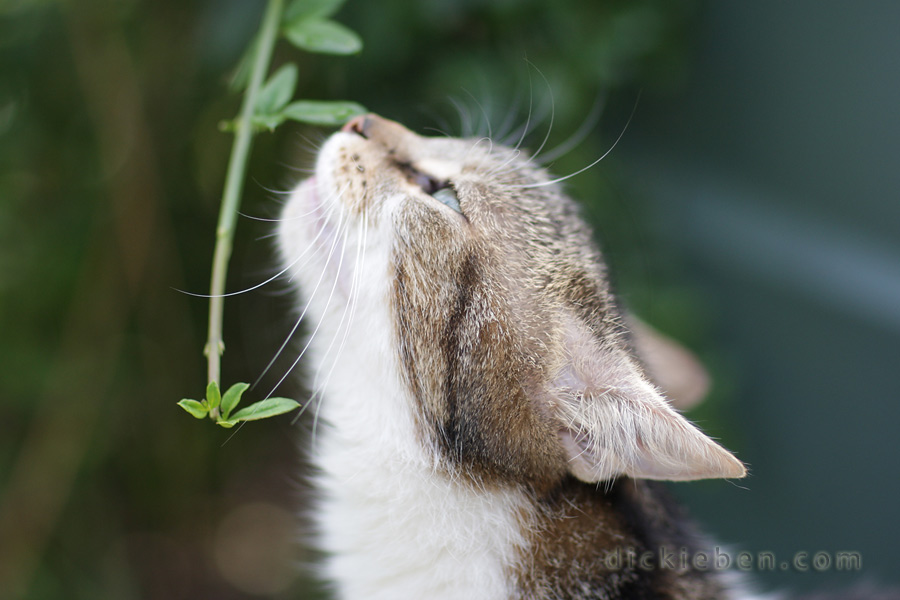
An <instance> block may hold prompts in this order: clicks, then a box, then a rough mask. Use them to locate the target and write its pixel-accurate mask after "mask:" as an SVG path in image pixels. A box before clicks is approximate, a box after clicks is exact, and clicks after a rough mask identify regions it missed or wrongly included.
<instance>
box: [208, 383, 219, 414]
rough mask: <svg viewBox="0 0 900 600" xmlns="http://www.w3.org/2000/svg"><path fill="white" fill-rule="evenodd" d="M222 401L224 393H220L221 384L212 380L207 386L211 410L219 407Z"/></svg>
mask: <svg viewBox="0 0 900 600" xmlns="http://www.w3.org/2000/svg"><path fill="white" fill-rule="evenodd" d="M221 401H222V395H221V394H220V393H219V384H218V383H216V382H215V381H210V382H209V384H208V385H207V386H206V404H207V406H209V410H212V409H214V408H216V407H218V406H219V403H220V402H221Z"/></svg>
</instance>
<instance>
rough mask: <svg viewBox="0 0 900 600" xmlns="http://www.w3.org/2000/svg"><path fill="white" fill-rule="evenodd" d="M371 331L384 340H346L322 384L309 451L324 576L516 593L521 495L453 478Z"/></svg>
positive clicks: (354, 594)
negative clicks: (432, 451)
mask: <svg viewBox="0 0 900 600" xmlns="http://www.w3.org/2000/svg"><path fill="white" fill-rule="evenodd" d="M367 320H368V323H367V327H369V328H373V327H378V326H379V323H378V321H377V318H369V319H367ZM324 337H326V338H327V336H324ZM367 337H368V336H367ZM371 339H384V338H376V337H375V336H372V337H371V338H369V343H366V344H363V343H353V342H348V343H347V344H346V346H345V350H344V352H345V355H344V356H343V357H342V359H341V361H340V363H339V364H338V365H337V366H336V368H335V372H334V373H333V375H332V377H331V378H330V381H329V383H328V384H327V386H326V388H325V389H323V390H322V401H321V412H320V423H319V424H318V425H317V435H316V442H315V445H314V448H313V460H314V462H315V463H316V464H317V466H318V467H319V469H320V471H321V473H320V475H319V481H318V487H319V489H320V492H321V496H320V500H319V507H318V510H317V511H316V519H317V521H318V528H319V534H320V542H321V547H322V549H323V550H325V551H326V552H327V553H328V554H329V558H328V559H327V560H326V563H325V570H326V573H327V577H328V579H330V580H332V581H334V582H336V584H337V587H338V589H339V590H340V592H341V594H340V596H341V597H346V598H385V599H388V598H390V599H392V600H397V599H403V598H409V599H411V600H412V599H421V598H435V599H440V598H485V599H491V598H496V599H507V598H511V597H513V595H514V590H513V587H514V586H513V584H512V582H511V577H510V573H511V572H512V571H513V570H514V565H515V563H516V562H517V560H518V557H519V556H520V555H521V549H522V548H523V547H524V546H525V545H526V535H525V527H524V526H523V523H524V521H527V517H528V515H529V514H530V513H531V511H532V510H533V508H532V507H531V505H530V502H529V499H528V496H527V494H525V493H523V492H522V491H520V490H515V489H507V490H498V489H495V490H486V489H483V488H478V487H476V486H473V485H472V484H471V483H468V482H463V481H461V480H459V479H454V478H452V477H451V476H448V474H447V472H446V471H445V469H443V468H442V466H441V465H440V464H437V462H436V460H435V458H434V455H429V453H428V451H427V446H425V445H423V443H422V442H421V435H420V433H419V432H418V431H417V430H416V426H415V419H414V417H413V415H412V412H411V410H410V409H409V407H410V406H413V403H412V399H411V398H409V392H408V391H406V390H405V389H403V385H402V382H401V381H400V379H399V377H398V376H396V374H397V373H398V369H397V368H396V364H394V363H395V360H396V359H395V358H394V357H393V353H392V352H389V351H386V349H379V348H377V347H373V344H372V343H371V341H370V340H371ZM347 365H353V367H352V368H351V367H348V366H347Z"/></svg>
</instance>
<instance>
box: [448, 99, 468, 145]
mask: <svg viewBox="0 0 900 600" xmlns="http://www.w3.org/2000/svg"><path fill="white" fill-rule="evenodd" d="M449 101H450V104H452V105H453V108H455V109H456V113H457V115H458V116H459V126H460V127H461V128H462V137H470V136H472V134H473V133H474V128H473V127H472V117H471V115H469V111H468V110H466V107H465V106H463V104H462V103H461V102H460V101H459V100H457V99H456V98H452V97H451V98H449Z"/></svg>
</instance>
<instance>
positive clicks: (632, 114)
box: [507, 94, 641, 188]
mask: <svg viewBox="0 0 900 600" xmlns="http://www.w3.org/2000/svg"><path fill="white" fill-rule="evenodd" d="M640 99H641V97H640V94H638V98H637V100H635V102H634V107H633V108H632V109H631V114H630V115H628V121H626V122H625V126H624V127H623V128H622V131H621V132H620V133H619V137H617V138H616V141H615V142H613V144H612V146H610V147H609V149H608V150H607V151H606V152H604V153H603V154H602V155H601V156H600V158H598V159H597V160H595V161H594V162H592V163H591V164H589V165H588V166H586V167H583V168H581V169H579V170H577V171H575V172H574V173H570V174H568V175H565V176H563V177H557V178H556V179H551V180H549V181H541V182H539V183H526V184H522V185H510V186H507V187H510V188H536V187H543V186H546V185H553V184H555V183H559V182H561V181H565V180H566V179H569V178H571V177H575V176H576V175H579V174H581V173H584V172H585V171H587V170H588V169H590V168H591V167H593V166H595V165H596V164H597V163H599V162H600V161H601V160H603V159H604V158H606V157H607V156H608V155H609V153H610V152H612V151H613V150H615V148H616V146H617V145H618V144H619V141H620V140H621V139H622V137H623V136H624V135H625V132H626V131H627V130H628V126H629V125H630V124H631V119H632V118H633V117H634V113H635V111H636V110H637V106H638V102H639V101H640Z"/></svg>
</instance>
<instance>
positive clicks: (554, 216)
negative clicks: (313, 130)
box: [279, 115, 744, 599]
mask: <svg viewBox="0 0 900 600" xmlns="http://www.w3.org/2000/svg"><path fill="white" fill-rule="evenodd" d="M448 186H449V188H450V189H452V190H453V191H454V193H455V195H456V197H457V198H458V200H459V204H460V207H461V211H460V212H457V211H455V210H454V209H453V208H452V207H451V206H448V205H446V204H444V203H442V202H441V201H439V195H438V194H436V193H433V192H434V191H435V190H436V189H439V188H441V187H444V188H447V187H448ZM591 235H592V234H591V232H590V230H589V228H588V227H587V226H586V225H585V223H584V222H583V221H582V220H581V218H580V217H579V216H578V210H577V207H576V205H575V204H574V203H573V202H572V201H571V200H570V199H569V198H568V197H566V196H565V195H563V194H562V193H561V191H560V190H559V188H558V186H556V185H554V184H551V183H549V178H548V176H547V174H546V173H544V172H543V171H542V170H541V169H539V168H537V167H536V166H535V165H534V164H533V163H532V162H530V161H529V160H528V159H527V158H526V157H524V156H523V155H522V154H521V153H520V152H519V151H518V150H513V149H508V148H502V147H495V146H493V145H492V144H491V143H490V141H489V140H457V139H449V138H423V137H420V136H417V135H415V134H413V133H411V132H409V131H408V130H406V129H405V128H403V127H402V126H400V125H399V124H397V123H394V122H391V121H387V120H384V119H381V118H379V117H376V116H374V115H369V116H368V117H366V118H364V119H359V120H357V121H355V122H354V123H352V124H351V125H350V126H348V127H346V128H345V130H344V131H342V132H339V133H337V134H335V135H334V136H333V137H332V138H331V139H330V140H329V141H328V142H327V143H326V144H325V146H324V147H323V148H322V150H321V152H320V156H319V159H318V162H317V167H316V175H315V177H314V178H313V179H311V180H309V181H307V182H306V183H304V184H302V185H301V186H300V187H299V188H298V189H297V190H296V191H295V192H294V194H293V195H292V197H291V200H290V202H289V203H288V205H287V207H286V209H285V212H284V214H283V219H282V221H281V224H280V227H279V243H280V248H281V252H282V256H283V260H284V262H285V265H286V268H287V270H288V271H289V272H290V273H291V276H292V278H293V279H295V280H296V283H297V284H298V287H299V290H300V293H301V298H302V299H303V302H302V303H301V305H300V306H301V307H304V306H308V309H307V310H306V311H304V312H305V313H307V314H308V316H307V317H306V318H308V319H309V320H310V322H311V323H312V328H313V330H314V331H315V333H314V335H313V337H312V339H311V341H310V348H309V351H308V352H307V355H306V357H305V358H304V360H305V361H306V364H307V365H309V367H310V370H311V372H313V373H315V374H316V375H315V379H314V383H315V387H316V390H315V391H316V397H317V398H320V399H321V400H320V402H319V404H318V405H317V406H316V413H317V419H316V421H317V443H316V444H315V447H314V455H315V456H314V458H315V460H316V462H317V464H318V465H319V467H320V468H321V475H320V476H319V488H320V490H321V500H320V504H319V508H318V510H317V515H318V523H319V526H320V530H321V543H322V548H323V550H325V551H326V552H328V553H329V558H328V559H327V561H326V566H325V571H326V576H327V577H328V578H329V579H331V580H332V581H334V583H335V586H336V588H337V591H338V595H339V596H340V597H342V598H434V599H443V598H447V599H449V598H485V599H488V598H496V599H512V598H571V599H586V598H608V599H613V598H647V599H650V598H671V599H678V598H694V599H697V598H700V599H702V598H725V597H728V596H729V593H728V592H727V590H726V588H725V586H724V585H723V583H722V582H721V581H720V579H719V578H718V577H717V576H716V575H715V574H714V573H712V572H708V571H703V570H697V569H692V568H686V569H683V570H673V569H667V568H665V567H666V565H664V564H662V565H661V564H653V561H650V562H648V563H647V564H645V565H627V564H626V565H622V564H616V563H615V561H613V562H611V563H610V562H606V561H607V559H608V557H609V555H610V554H609V553H610V552H614V551H616V550H623V549H630V551H634V552H637V553H638V554H641V553H644V552H651V553H652V552H658V551H659V550H660V548H661V547H662V548H670V549H674V548H678V549H682V548H683V549H684V552H687V553H693V552H694V551H696V550H698V549H700V548H702V541H700V540H699V539H698V537H697V536H696V535H695V534H694V533H693V532H692V531H691V530H690V528H689V526H687V525H685V524H684V519H683V517H682V515H681V514H680V513H679V512H678V510H677V508H675V507H674V506H673V505H672V503H671V502H669V500H668V499H667V498H666V497H665V494H664V492H663V491H662V490H661V489H660V488H659V487H658V486H657V485H656V484H653V483H651V482H647V481H643V479H680V480H683V479H700V478H706V477H740V476H743V474H744V468H743V466H742V465H741V464H740V463H739V462H738V461H737V460H736V459H735V458H734V457H732V456H731V455H730V454H729V453H728V452H727V451H725V450H724V449H722V448H721V447H720V446H718V445H717V444H715V443H714V442H712V441H711V440H709V438H707V437H706V436H704V435H703V434H702V433H700V431H699V430H697V429H696V428H695V427H694V426H693V425H691V424H690V423H689V422H688V421H686V420H685V419H684V418H682V417H681V416H680V415H678V413H676V412H675V411H674V410H673V409H672V408H671V407H670V405H669V404H668V403H667V402H666V401H665V399H664V398H663V397H662V396H661V394H660V393H659V392H658V390H657V389H656V388H655V387H654V386H653V385H652V384H651V383H650V382H649V380H648V379H647V377H646V376H645V374H644V372H643V370H642V367H641V366H640V364H639V362H638V361H637V360H636V358H635V357H634V354H633V352H632V350H631V348H630V342H629V333H628V331H627V330H626V327H625V326H624V321H623V319H622V317H621V314H620V312H619V310H618V309H617V306H616V302H615V299H614V297H613V295H612V293H611V292H610V289H609V285H608V283H607V279H606V272H605V267H604V265H603V261H602V257H601V255H600V252H599V251H598V250H597V248H596V246H595V244H594V243H593V241H592V237H591ZM301 257H302V260H301ZM323 281H324V283H323ZM329 290H330V292H329Z"/></svg>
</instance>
